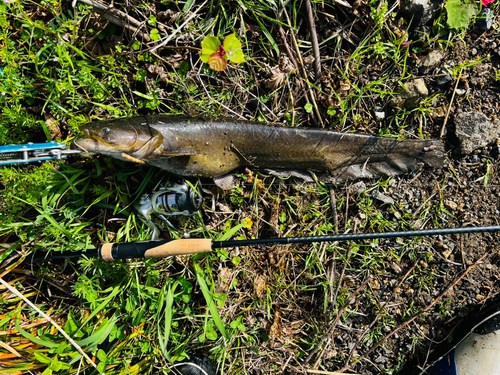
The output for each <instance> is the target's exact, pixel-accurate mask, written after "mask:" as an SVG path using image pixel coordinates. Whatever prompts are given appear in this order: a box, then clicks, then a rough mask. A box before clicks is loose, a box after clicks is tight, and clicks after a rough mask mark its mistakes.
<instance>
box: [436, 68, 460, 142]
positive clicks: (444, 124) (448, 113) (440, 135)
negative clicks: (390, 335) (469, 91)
mask: <svg viewBox="0 0 500 375" xmlns="http://www.w3.org/2000/svg"><path fill="white" fill-rule="evenodd" d="M462 69H463V68H460V72H459V73H458V79H457V83H455V89H454V90H453V95H452V96H451V101H450V106H449V107H448V112H446V117H445V119H444V122H443V126H442V127H441V133H439V139H441V138H443V134H444V128H445V126H446V123H447V122H448V117H449V116H450V112H451V107H452V106H453V99H455V93H456V92H457V87H458V83H459V82H460V78H462Z"/></svg>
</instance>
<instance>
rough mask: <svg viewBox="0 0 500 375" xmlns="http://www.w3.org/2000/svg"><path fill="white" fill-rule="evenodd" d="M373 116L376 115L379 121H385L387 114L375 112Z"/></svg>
mask: <svg viewBox="0 0 500 375" xmlns="http://www.w3.org/2000/svg"><path fill="white" fill-rule="evenodd" d="M373 114H374V115H375V118H376V119H377V120H379V121H380V120H383V119H385V112H373Z"/></svg>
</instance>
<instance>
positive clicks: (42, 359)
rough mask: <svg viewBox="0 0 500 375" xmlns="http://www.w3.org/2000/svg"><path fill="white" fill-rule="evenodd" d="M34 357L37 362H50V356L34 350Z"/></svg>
mask: <svg viewBox="0 0 500 375" xmlns="http://www.w3.org/2000/svg"><path fill="white" fill-rule="evenodd" d="M34 354H35V358H36V360H37V361H38V362H41V363H50V362H52V358H49V357H47V356H46V355H44V354H42V353H40V352H34Z"/></svg>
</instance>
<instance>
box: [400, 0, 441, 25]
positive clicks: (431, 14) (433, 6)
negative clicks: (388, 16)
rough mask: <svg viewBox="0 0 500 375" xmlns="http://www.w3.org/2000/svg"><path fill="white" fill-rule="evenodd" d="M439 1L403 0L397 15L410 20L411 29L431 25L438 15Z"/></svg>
mask: <svg viewBox="0 0 500 375" xmlns="http://www.w3.org/2000/svg"><path fill="white" fill-rule="evenodd" d="M440 5H441V3H440V2H439V1H436V0H403V1H401V5H400V9H399V15H400V16H401V17H403V18H404V19H406V20H408V22H411V29H412V30H414V29H416V28H420V29H421V28H422V27H423V26H426V25H431V24H432V21H434V20H435V19H436V18H437V16H438V15H439V11H440Z"/></svg>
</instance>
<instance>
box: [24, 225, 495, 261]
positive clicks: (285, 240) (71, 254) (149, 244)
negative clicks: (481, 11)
mask: <svg viewBox="0 0 500 375" xmlns="http://www.w3.org/2000/svg"><path fill="white" fill-rule="evenodd" d="M485 232H500V225H494V226H487V227H464V228H442V229H424V230H410V231H400V232H385V233H384V232H382V233H358V234H336V235H324V236H308V237H281V238H261V239H253V240H235V241H212V242H211V243H210V244H208V247H207V250H206V251H210V248H211V249H222V248H228V247H239V246H259V245H269V244H274V245H279V244H285V245H286V244H308V243H316V242H334V241H338V242H340V241H362V240H374V239H380V238H396V237H426V236H437V235H449V234H464V233H485ZM193 240H194V239H185V240H183V239H180V240H154V241H141V242H128V243H121V244H113V245H112V244H103V245H101V246H99V248H98V249H97V250H88V251H63V252H39V251H35V252H34V253H32V254H30V255H28V256H27V257H26V259H25V260H24V263H33V262H39V261H42V260H49V259H67V258H80V257H83V256H85V257H89V258H91V257H99V258H103V256H102V249H103V248H104V247H106V246H107V247H109V246H112V249H114V251H115V253H116V254H114V256H112V258H110V259H108V260H112V259H130V258H144V257H145V256H146V255H145V253H146V252H147V251H148V250H150V249H154V248H158V247H161V246H162V245H165V244H166V243H168V242H170V241H172V242H173V243H174V242H175V243H176V244H175V245H174V247H177V246H180V245H181V244H184V243H186V245H185V246H184V247H185V251H184V252H182V253H181V254H191V253H196V252H200V251H199V250H197V251H194V250H193V251H192V252H191V251H189V245H187V243H188V242H189V241H193ZM200 240H201V241H205V240H202V239H200ZM207 241H209V240H207ZM194 242H196V241H194ZM138 247H140V249H142V250H141V251H142V252H138V251H136V250H137V249H136V248H138ZM180 247H182V246H180ZM131 248H133V249H134V251H129V250H130V249H131ZM202 250H203V252H205V250H204V249H202ZM162 256H165V255H162ZM103 259H105V258H103Z"/></svg>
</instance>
